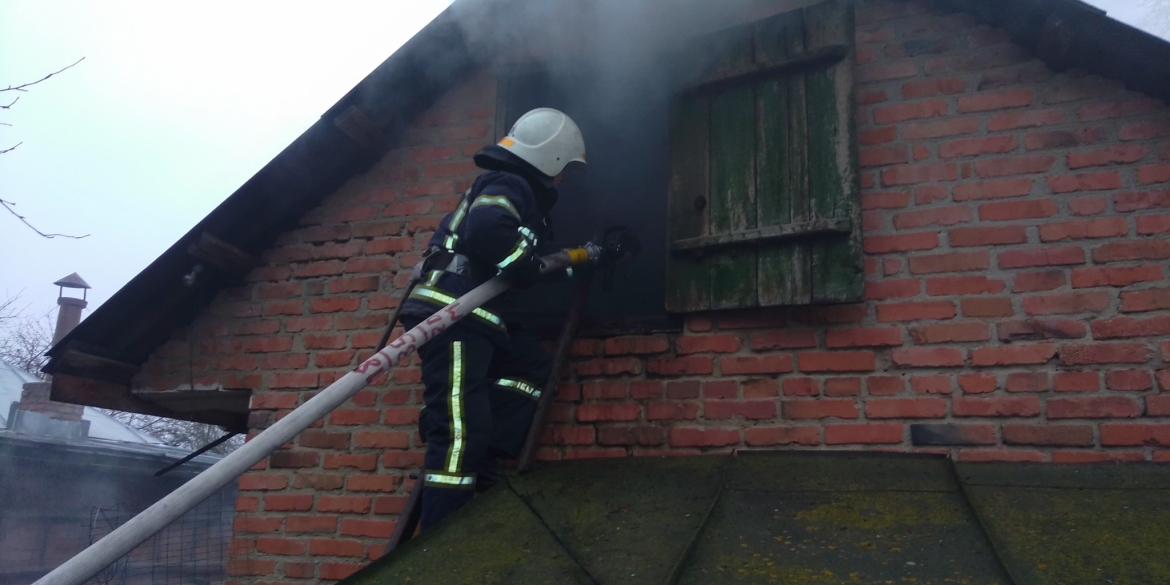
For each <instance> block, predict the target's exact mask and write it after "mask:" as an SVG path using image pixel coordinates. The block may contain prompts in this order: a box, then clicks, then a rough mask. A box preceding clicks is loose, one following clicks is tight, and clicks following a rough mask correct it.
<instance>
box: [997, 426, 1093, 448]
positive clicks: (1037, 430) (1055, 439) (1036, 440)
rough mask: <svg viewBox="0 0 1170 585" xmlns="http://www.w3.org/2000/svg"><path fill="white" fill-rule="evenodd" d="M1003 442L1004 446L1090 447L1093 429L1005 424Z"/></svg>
mask: <svg viewBox="0 0 1170 585" xmlns="http://www.w3.org/2000/svg"><path fill="white" fill-rule="evenodd" d="M1003 442H1004V444H1006V445H1039V446H1048V447H1091V446H1092V445H1093V443H1094V438H1093V427H1090V426H1085V425H1021V424H1005V425H1004V426H1003Z"/></svg>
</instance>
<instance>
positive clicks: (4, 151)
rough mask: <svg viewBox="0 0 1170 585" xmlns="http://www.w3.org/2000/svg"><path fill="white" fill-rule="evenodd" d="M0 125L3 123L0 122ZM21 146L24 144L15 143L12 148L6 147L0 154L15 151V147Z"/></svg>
mask: <svg viewBox="0 0 1170 585" xmlns="http://www.w3.org/2000/svg"><path fill="white" fill-rule="evenodd" d="M0 124H3V122H0ZM4 125H5V126H11V125H12V124H4ZM21 144H24V143H23V142H17V143H16V144H13V145H12V146H10V147H8V148H5V149H4V150H0V154H4V153H6V152H12V151H14V150H16V147H17V146H20V145H21Z"/></svg>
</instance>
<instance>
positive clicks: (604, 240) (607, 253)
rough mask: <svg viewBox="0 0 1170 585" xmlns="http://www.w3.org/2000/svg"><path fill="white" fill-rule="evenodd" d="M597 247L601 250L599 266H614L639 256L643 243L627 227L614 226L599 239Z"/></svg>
mask: <svg viewBox="0 0 1170 585" xmlns="http://www.w3.org/2000/svg"><path fill="white" fill-rule="evenodd" d="M598 240H599V241H598V242H597V245H598V246H599V247H600V248H601V254H600V258H598V260H597V264H598V266H612V265H614V264H617V263H618V262H621V261H622V260H628V259H630V258H633V257H634V256H637V255H638V253H639V252H641V251H642V243H641V241H639V240H638V237H637V236H635V235H634V234H633V233H631V232H630V230H629V229H627V228H626V227H625V226H620V225H619V226H614V227H611V228H609V229H607V230H605V233H604V234H603V235H602V236H601V238H599V239H598Z"/></svg>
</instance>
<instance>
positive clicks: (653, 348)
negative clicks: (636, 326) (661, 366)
mask: <svg viewBox="0 0 1170 585" xmlns="http://www.w3.org/2000/svg"><path fill="white" fill-rule="evenodd" d="M666 351H670V339H668V338H667V337H666V336H665V335H629V336H625V337H610V338H608V339H606V340H605V353H606V355H628V354H639V355H640V354H653V353H663V352H666Z"/></svg>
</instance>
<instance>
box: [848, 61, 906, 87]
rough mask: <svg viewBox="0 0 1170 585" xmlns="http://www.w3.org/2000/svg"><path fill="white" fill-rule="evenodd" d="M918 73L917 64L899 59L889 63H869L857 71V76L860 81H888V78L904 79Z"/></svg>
mask: <svg viewBox="0 0 1170 585" xmlns="http://www.w3.org/2000/svg"><path fill="white" fill-rule="evenodd" d="M915 75H918V64H917V63H914V62H912V61H900V62H896V63H890V64H881V65H869V66H866V67H863V68H861V69H860V70H859V71H858V74H857V78H858V81H859V82H861V83H868V82H871V81H888V80H890V79H904V78H906V77H914V76H915Z"/></svg>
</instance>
